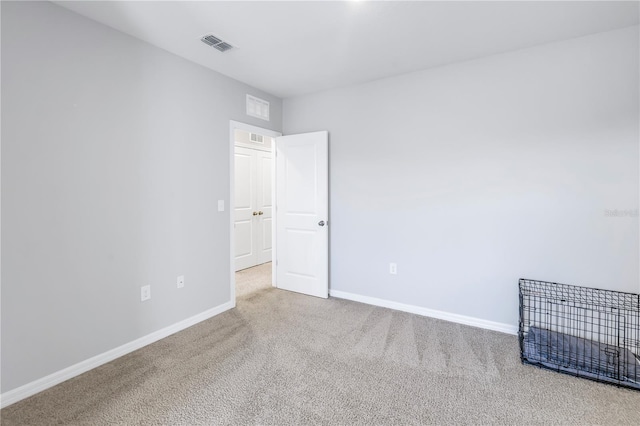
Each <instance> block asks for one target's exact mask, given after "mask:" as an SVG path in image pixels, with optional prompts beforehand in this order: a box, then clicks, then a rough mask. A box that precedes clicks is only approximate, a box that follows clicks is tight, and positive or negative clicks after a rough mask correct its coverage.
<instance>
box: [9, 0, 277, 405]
mask: <svg viewBox="0 0 640 426" xmlns="http://www.w3.org/2000/svg"><path fill="white" fill-rule="evenodd" d="M212 54H216V53H215V52H213V53H212ZM246 93H251V94H254V95H257V96H259V97H261V98H265V99H266V100H268V101H269V102H270V103H271V122H270V123H267V122H265V121H261V120H256V119H252V118H250V117H247V116H246V115H245V113H244V112H245V111H244V107H245V94H246ZM2 113H3V114H2V354H1V355H2V392H3V393H5V392H7V391H10V390H12V389H15V388H17V387H19V386H21V385H25V384H28V383H30V382H32V381H34V380H36V379H40V378H42V377H44V376H46V375H48V374H51V373H54V372H57V371H59V370H61V369H63V368H66V367H69V366H71V365H74V364H76V363H78V362H80V361H83V360H86V359H88V358H90V357H93V356H95V355H98V354H101V353H103V352H105V351H108V350H111V349H113V348H116V347H118V346H119V345H122V344H125V343H128V342H131V341H133V340H135V339H137V338H140V337H141V336H146V335H148V334H149V333H152V332H154V331H156V330H159V329H162V328H163V327H167V326H170V325H172V324H175V323H177V322H179V321H181V320H184V319H185V318H189V317H191V316H193V315H196V314H199V313H202V312H204V311H207V310H208V309H211V308H214V307H217V306H220V305H222V304H224V303H225V302H228V301H229V297H230V295H229V280H230V277H229V216H228V214H229V211H228V210H227V211H226V212H224V213H219V212H218V211H217V200H218V199H224V200H227V205H228V201H229V156H230V153H229V120H231V119H233V120H237V121H242V122H246V123H249V124H254V125H257V126H261V127H267V128H270V129H272V130H277V131H279V130H281V123H282V111H281V101H280V100H279V99H277V98H274V97H272V96H269V95H267V94H265V93H261V92H260V91H257V90H255V89H252V88H251V87H248V86H246V85H244V84H241V83H239V82H237V81H234V80H231V79H229V78H227V77H224V76H222V75H220V74H218V73H215V72H212V71H210V70H207V69H205V68H203V67H200V66H198V65H194V64H192V63H190V62H187V61H185V60H183V59H180V58H178V57H176V56H174V55H171V54H169V53H167V52H165V51H162V50H160V49H157V48H154V47H152V46H150V45H148V44H145V43H144V42H141V41H139V40H136V39H134V38H132V37H129V36H127V35H124V34H122V33H119V32H117V31H115V30H112V29H110V28H108V27H106V26H103V25H101V24H98V23H96V22H94V21H91V20H88V19H86V18H83V17H81V16H79V15H76V14H74V13H72V12H69V11H67V10H66V9H63V8H60V7H58V6H55V5H53V4H50V3H46V2H45V3H32V2H22V3H13V2H2ZM178 275H185V279H186V284H185V287H184V288H183V289H181V290H178V289H177V288H176V277H177V276H178ZM146 284H151V287H152V289H151V294H152V299H151V300H150V301H148V302H144V303H141V302H140V286H142V285H146Z"/></svg>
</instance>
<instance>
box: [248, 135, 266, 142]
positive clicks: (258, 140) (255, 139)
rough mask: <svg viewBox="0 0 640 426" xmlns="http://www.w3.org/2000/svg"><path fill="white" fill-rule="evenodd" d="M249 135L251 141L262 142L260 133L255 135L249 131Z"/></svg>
mask: <svg viewBox="0 0 640 426" xmlns="http://www.w3.org/2000/svg"><path fill="white" fill-rule="evenodd" d="M250 135H251V142H257V143H264V140H263V138H262V135H257V134H255V133H250Z"/></svg>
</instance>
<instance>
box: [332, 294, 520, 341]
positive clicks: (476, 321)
mask: <svg viewBox="0 0 640 426" xmlns="http://www.w3.org/2000/svg"><path fill="white" fill-rule="evenodd" d="M329 295H330V296H331V297H336V298H338V299H347V300H353V301H354V302H361V303H366V304H367V305H374V306H381V307H383V308H389V309H395V310H396V311H403V312H409V313H411V314H416V315H422V316H424V317H431V318H437V319H441V320H445V321H450V322H455V323H458V324H464V325H470V326H472V327H479V328H485V329H487V330H493V331H499V332H502V333H507V334H518V327H517V326H515V325H511V324H505V323H501V322H495V321H487V320H483V319H480V318H474V317H468V316H466V315H459V314H452V313H449V312H443V311H436V310H435V309H429V308H423V307H421V306H415V305H406V304H404V303H398V302H393V301H391V300H385V299H377V298H375V297H368V296H361V295H359V294H354V293H347V292H344V291H338V290H330V291H329Z"/></svg>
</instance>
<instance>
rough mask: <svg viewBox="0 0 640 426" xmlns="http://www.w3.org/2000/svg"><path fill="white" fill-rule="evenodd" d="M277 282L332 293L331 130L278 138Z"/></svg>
mask: <svg viewBox="0 0 640 426" xmlns="http://www.w3.org/2000/svg"><path fill="white" fill-rule="evenodd" d="M275 162H276V182H275V184H276V206H277V207H276V241H277V246H276V251H277V252H276V285H277V287H278V288H282V289H285V290H291V291H297V292H300V293H304V294H309V295H312V296H318V297H324V298H326V297H328V295H329V273H328V268H329V232H328V226H327V224H328V214H329V201H328V193H329V182H328V164H329V158H328V133H327V132H315V133H306V134H301V135H291V136H282V137H279V138H277V139H276V161H275Z"/></svg>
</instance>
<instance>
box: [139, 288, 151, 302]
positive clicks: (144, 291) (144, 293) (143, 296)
mask: <svg viewBox="0 0 640 426" xmlns="http://www.w3.org/2000/svg"><path fill="white" fill-rule="evenodd" d="M149 299H151V286H150V285H143V286H142V287H140V301H141V302H144V301H145V300H149Z"/></svg>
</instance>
